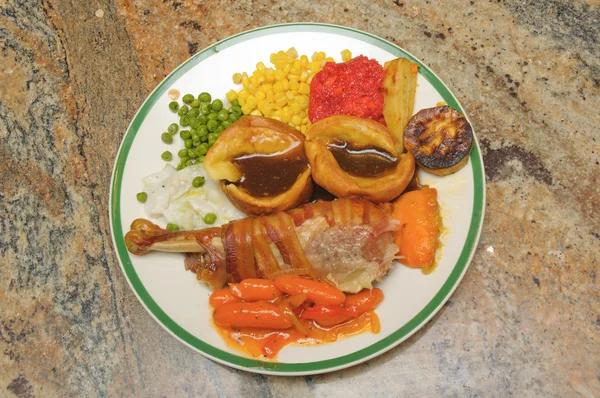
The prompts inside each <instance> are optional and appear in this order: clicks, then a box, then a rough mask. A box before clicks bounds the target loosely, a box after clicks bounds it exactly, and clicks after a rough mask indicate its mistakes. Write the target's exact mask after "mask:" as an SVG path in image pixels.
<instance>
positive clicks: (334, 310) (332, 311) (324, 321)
mask: <svg viewBox="0 0 600 398" xmlns="http://www.w3.org/2000/svg"><path fill="white" fill-rule="evenodd" d="M356 316H357V315H355V314H354V313H352V312H350V311H347V310H346V309H345V308H344V307H342V306H340V305H315V306H314V307H308V308H306V309H305V310H304V312H303V313H302V316H301V317H300V318H301V319H304V320H313V321H315V322H317V323H318V324H319V325H321V326H335V325H339V324H340V323H344V322H346V321H349V320H350V319H353V318H356Z"/></svg>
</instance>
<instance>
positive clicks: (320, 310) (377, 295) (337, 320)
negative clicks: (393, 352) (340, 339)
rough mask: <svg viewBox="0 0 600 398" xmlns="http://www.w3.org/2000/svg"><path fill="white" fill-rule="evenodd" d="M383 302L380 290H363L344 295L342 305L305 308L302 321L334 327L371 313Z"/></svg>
mask: <svg viewBox="0 0 600 398" xmlns="http://www.w3.org/2000/svg"><path fill="white" fill-rule="evenodd" d="M382 300H383V292H382V291H381V289H378V288H373V289H371V290H369V289H363V290H361V291H360V292H358V293H355V294H348V295H346V301H345V302H344V305H343V306H341V305H315V306H313V307H309V308H306V309H305V310H304V312H303V313H302V319H306V320H314V321H316V322H317V323H318V324H319V325H321V326H335V325H339V324H341V323H344V322H347V321H349V320H350V319H353V318H356V317H358V316H360V315H361V314H363V313H365V312H367V311H373V310H374V309H375V308H377V306H378V305H379V303H381V301H382Z"/></svg>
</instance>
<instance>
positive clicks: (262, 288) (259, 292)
mask: <svg viewBox="0 0 600 398" xmlns="http://www.w3.org/2000/svg"><path fill="white" fill-rule="evenodd" d="M229 291H230V292H231V294H232V295H234V296H235V297H238V298H240V299H242V300H245V301H260V300H264V301H269V300H274V299H276V298H277V297H279V296H282V295H283V293H282V292H281V290H279V289H277V288H276V287H275V284H274V283H273V281H270V280H267V279H256V278H248V279H244V280H243V281H241V282H240V283H236V284H233V283H232V284H230V285H229Z"/></svg>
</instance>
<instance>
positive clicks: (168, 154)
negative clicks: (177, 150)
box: [160, 151, 173, 162]
mask: <svg viewBox="0 0 600 398" xmlns="http://www.w3.org/2000/svg"><path fill="white" fill-rule="evenodd" d="M160 157H161V158H162V160H164V161H166V162H169V161H171V159H173V154H172V153H171V152H169V151H164V152H163V153H162V155H160Z"/></svg>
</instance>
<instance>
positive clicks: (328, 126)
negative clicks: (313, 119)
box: [304, 115, 415, 203]
mask: <svg viewBox="0 0 600 398" xmlns="http://www.w3.org/2000/svg"><path fill="white" fill-rule="evenodd" d="M304 145H305V147H306V154H307V156H308V160H309V162H310V166H311V169H312V174H313V179H314V180H315V182H316V183H317V184H319V185H320V186H322V187H323V188H325V189H326V190H328V191H329V192H331V193H332V194H334V195H335V196H336V197H358V198H365V199H368V200H370V201H372V202H378V203H379V202H389V201H390V200H393V199H395V198H397V197H398V196H399V195H400V194H401V193H402V192H403V191H404V189H405V188H406V187H407V186H408V184H409V182H410V181H411V179H412V177H413V175H414V173H415V159H414V157H413V155H412V154H411V153H410V152H408V153H402V152H400V151H398V149H397V147H396V139H395V138H394V136H393V135H392V134H391V133H390V132H389V130H388V129H386V128H385V126H383V125H382V124H380V123H377V122H375V121H373V120H370V119H363V118H360V117H356V116H345V115H338V116H330V117H328V118H325V119H321V120H320V121H318V122H317V123H315V124H313V125H312V127H311V128H310V129H309V130H308V132H307V133H306V142H305V144H304Z"/></svg>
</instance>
